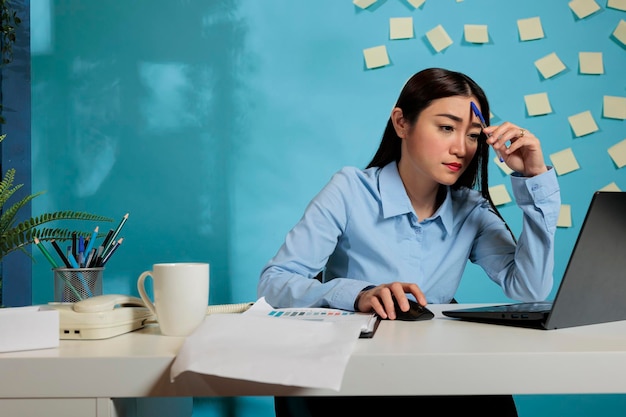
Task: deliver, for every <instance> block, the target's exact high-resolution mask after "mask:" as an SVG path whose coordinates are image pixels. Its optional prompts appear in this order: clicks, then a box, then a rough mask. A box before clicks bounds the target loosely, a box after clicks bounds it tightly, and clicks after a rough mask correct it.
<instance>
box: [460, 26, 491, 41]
mask: <svg viewBox="0 0 626 417" xmlns="http://www.w3.org/2000/svg"><path fill="white" fill-rule="evenodd" d="M463 32H464V34H465V40H466V41H467V42H471V43H488V42H489V31H488V30H487V25H465V26H464V27H463Z"/></svg>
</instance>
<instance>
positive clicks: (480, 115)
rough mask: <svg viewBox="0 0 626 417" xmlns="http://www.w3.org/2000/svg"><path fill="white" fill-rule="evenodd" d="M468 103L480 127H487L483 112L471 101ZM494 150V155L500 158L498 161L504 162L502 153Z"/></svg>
mask: <svg viewBox="0 0 626 417" xmlns="http://www.w3.org/2000/svg"><path fill="white" fill-rule="evenodd" d="M470 105H471V106H472V111H473V112H474V114H475V115H476V117H478V119H479V120H480V127H482V128H483V130H485V128H486V127H487V123H486V122H485V118H484V117H483V114H482V113H481V112H480V110H478V107H476V105H475V104H474V102H473V101H471V102H470ZM489 136H491V135H489ZM494 151H496V155H497V156H498V159H500V162H504V158H503V157H502V154H501V153H500V151H498V150H497V149H494Z"/></svg>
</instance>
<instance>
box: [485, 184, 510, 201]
mask: <svg viewBox="0 0 626 417" xmlns="http://www.w3.org/2000/svg"><path fill="white" fill-rule="evenodd" d="M489 195H491V200H492V201H493V204H494V205H496V206H501V205H503V204H506V203H510V202H511V201H513V200H511V195H510V194H509V192H508V191H507V190H506V187H505V186H504V184H500V185H494V186H493V187H489Z"/></svg>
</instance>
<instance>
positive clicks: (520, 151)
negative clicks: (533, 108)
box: [484, 122, 548, 177]
mask: <svg viewBox="0 0 626 417" xmlns="http://www.w3.org/2000/svg"><path fill="white" fill-rule="evenodd" d="M484 131H485V134H486V135H487V143H488V144H490V145H492V146H493V148H494V149H495V150H496V151H499V152H500V154H501V155H502V159H504V162H505V163H506V164H507V166H508V167H509V168H511V169H512V170H513V171H516V172H519V173H520V174H522V175H524V176H525V177H534V176H535V175H539V174H541V173H544V172H546V171H547V170H548V167H547V166H546V163H545V161H544V159H543V152H542V150H541V143H540V142H539V139H538V138H537V137H536V136H535V135H533V134H532V133H531V132H529V131H528V130H526V129H524V128H521V127H519V126H516V125H514V124H513V123H510V122H504V123H502V124H501V125H494V126H488V127H486V128H485V129H484ZM507 142H509V143H510V144H509V146H508V147H507V146H506V143H507Z"/></svg>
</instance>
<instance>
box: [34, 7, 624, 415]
mask: <svg viewBox="0 0 626 417" xmlns="http://www.w3.org/2000/svg"><path fill="white" fill-rule="evenodd" d="M598 4H599V5H600V6H601V10H600V11H599V12H597V13H595V14H593V15H591V16H589V17H587V18H585V19H582V20H581V19H578V18H577V17H576V16H575V15H574V13H573V12H572V11H571V10H570V9H569V7H568V1H565V0H561V1H556V0H552V1H545V0H526V1H523V2H516V1H502V0H465V1H463V2H458V3H457V2H456V1H454V0H429V1H426V3H425V4H424V5H423V6H422V7H420V8H419V9H414V8H413V7H412V6H411V5H410V4H409V3H408V2H405V1H401V0H397V1H396V0H379V1H378V2H377V3H376V4H374V5H373V6H371V7H369V8H368V9H367V10H362V9H359V8H357V7H355V6H354V5H353V4H352V2H351V1H350V0H341V1H340V0H317V1H314V2H304V1H293V0H267V1H258V0H239V1H235V0H204V1H200V0H196V1H194V0H179V1H171V0H170V1H162V0H157V1H154V0H152V1H149V0H135V1H127V0H126V1H121V0H108V1H106V2H92V1H88V0H82V1H81V0H63V1H61V0H48V1H46V0H38V1H33V2H32V4H31V27H32V33H31V48H32V164H33V184H32V186H33V190H34V191H38V190H46V191H47V193H46V194H45V195H44V196H42V197H39V198H38V199H36V200H35V202H34V204H33V213H37V212H42V211H48V210H53V209H72V210H85V211H91V212H97V213H99V214H104V215H107V216H110V217H113V218H115V219H116V221H115V222H114V223H117V221H118V220H119V219H121V218H122V216H123V215H124V214H125V213H129V219H128V222H127V223H126V225H125V227H124V229H123V233H122V234H121V235H120V236H123V237H124V243H123V246H122V247H121V248H120V249H119V251H117V253H116V254H115V256H114V258H113V259H112V260H111V261H110V262H109V264H107V269H106V272H105V283H104V291H105V292H106V293H130V294H133V295H137V290H136V287H135V282H136V278H137V277H138V275H139V274H140V273H141V272H142V271H144V270H146V269H149V268H150V266H151V265H152V264H153V263H157V262H167V261H192V260H193V261H201V262H210V263H211V290H210V302H211V303H214V304H215V303H229V302H243V301H251V300H255V299H256V283H257V279H258V274H259V272H260V269H261V268H262V266H263V265H264V263H265V262H266V261H267V260H268V259H269V258H270V257H271V256H272V255H273V254H274V253H275V251H276V250H277V249H278V247H279V245H280V244H281V243H282V240H283V238H284V236H285V234H286V233H287V231H288V230H289V229H290V228H291V227H292V226H293V225H294V224H295V222H296V221H297V220H298V219H299V217H300V215H301V214H302V211H303V210H304V208H305V206H306V204H307V203H308V201H309V200H310V199H311V198H312V197H313V195H314V194H316V193H317V192H318V191H319V189H320V188H321V187H322V186H323V185H324V184H325V183H326V182H327V181H328V179H329V178H330V176H331V175H332V174H333V173H334V172H335V171H337V170H338V169H340V168H341V167H342V166H344V165H355V166H359V167H364V166H365V165H366V164H367V162H369V160H370V158H371V157H372V155H373V153H374V151H375V150H376V147H377V146H378V142H379V140H380V137H381V135H382V132H383V129H384V126H385V123H386V120H387V118H388V115H389V111H390V110H391V108H392V106H393V104H394V102H395V100H396V98H397V95H398V93H399V91H400V89H401V87H402V85H403V84H404V82H405V80H406V79H407V78H408V77H409V76H410V75H412V74H413V73H414V72H416V71H418V70H420V69H422V68H425V67H431V66H440V67H447V68H449V69H453V70H459V71H463V72H465V73H467V74H468V75H470V76H472V77H473V78H474V79H475V80H476V81H477V82H479V83H480V84H481V85H482V86H483V88H484V89H485V91H486V93H487V95H488V97H489V99H490V103H491V106H492V112H493V114H494V115H495V118H494V119H493V121H492V122H493V123H498V122H500V121H503V120H511V121H513V122H514V123H517V124H520V125H522V126H525V127H526V128H527V129H528V130H531V131H532V132H534V133H535V134H536V135H537V136H538V137H539V138H541V139H542V142H543V146H544V152H545V155H546V159H547V158H548V155H550V154H551V153H554V152H558V151H560V150H563V149H566V148H572V150H573V152H574V154H575V156H576V158H577V160H578V163H579V165H580V167H581V168H580V169H579V170H577V171H574V172H571V173H568V174H565V175H562V176H561V177H560V178H559V181H560V184H561V188H562V200H563V203H564V204H570V205H571V206H572V221H573V225H572V227H571V228H559V230H558V232H557V250H556V270H555V277H556V282H557V284H558V282H559V277H560V276H561V275H562V273H563V271H564V269H565V266H566V261H567V258H568V256H569V253H570V252H571V249H572V247H573V245H574V240H575V237H576V235H577V233H578V230H579V228H580V225H581V222H582V220H583V217H584V213H585V211H586V208H587V204H588V202H589V200H590V197H591V194H592V193H593V191H595V190H597V189H600V188H602V187H604V186H606V185H607V184H609V183H615V184H616V185H617V186H618V187H619V188H620V189H622V190H626V170H624V169H618V168H617V167H616V166H615V164H614V163H613V162H612V160H611V159H610V157H609V155H608V153H607V148H608V147H610V146H612V145H614V144H616V143H618V142H620V141H621V140H623V139H625V138H626V134H625V129H624V120H618V119H608V118H604V117H603V116H602V110H603V109H602V97H603V96H604V95H611V96H624V95H625V89H626V84H625V83H626V77H625V76H624V74H625V69H626V47H625V46H624V45H623V44H621V43H620V42H619V41H618V40H616V39H615V38H614V37H612V36H611V34H612V32H613V31H614V30H615V28H616V27H617V25H618V23H619V22H620V20H623V19H626V13H624V12H623V11H620V10H617V9H613V8H608V7H606V1H599V2H598ZM535 16H539V17H540V18H541V21H542V24H543V29H544V32H545V38H544V39H540V40H534V41H528V42H520V41H519V38H518V32H517V25H516V22H517V20H518V19H522V18H529V17H535ZM391 17H413V20H414V32H415V36H414V38H412V39H406V40H389V23H388V22H389V18H391ZM439 24H441V25H442V26H443V27H444V29H445V30H446V31H447V32H448V34H449V35H450V37H451V38H452V40H453V44H452V45H451V46H450V47H449V48H447V49H445V50H443V51H442V52H439V53H437V52H435V51H434V50H433V49H432V48H431V47H430V45H429V43H428V42H427V40H426V37H425V34H426V32H427V31H429V30H430V29H432V28H434V27H435V26H437V25H439ZM464 24H485V25H488V28H489V36H490V42H489V43H488V44H484V45H475V44H469V43H467V42H465V41H464V38H463V25H464ZM379 45H386V47H387V50H388V52H389V55H390V60H391V64H390V65H389V66H386V67H382V68H378V69H374V70H368V69H366V68H365V63H364V59H363V54H362V51H363V49H365V48H369V47H373V46H379ZM552 52H555V53H556V54H557V55H558V56H559V58H560V59H561V60H562V61H563V63H564V64H565V65H566V67H567V69H566V71H564V72H562V73H560V74H558V75H557V76H555V77H552V78H549V79H543V77H542V76H541V74H540V73H539V72H538V71H537V69H536V68H535V66H534V64H533V63H534V61H535V60H537V59H540V58H542V57H544V56H545V55H547V54H549V53H552ZM578 52H602V53H603V61H604V68H605V73H604V74H603V75H584V74H580V73H579V70H578ZM540 92H547V93H548V94H549V98H550V102H551V105H552V108H553V113H551V114H548V115H545V116H538V117H529V116H528V115H527V113H526V108H525V104H524V100H523V96H524V95H527V94H535V93H540ZM586 110H590V111H591V113H592V115H593V117H594V119H595V121H596V123H597V124H598V126H599V128H600V130H599V131H598V132H595V133H592V134H590V135H587V136H583V137H575V136H574V134H573V132H572V130H571V128H570V126H569V124H568V120H567V118H568V117H569V116H571V115H574V114H577V113H580V112H582V111H586ZM490 180H491V185H492V186H494V185H499V184H504V185H505V186H506V187H507V189H509V192H510V184H509V180H508V178H506V175H504V174H503V173H502V171H501V170H500V169H499V168H498V167H497V166H496V165H495V164H494V165H493V166H492V167H491V171H490ZM500 209H501V211H502V213H503V215H504V216H505V218H506V219H507V220H508V221H509V223H510V225H511V227H512V229H513V230H514V231H516V232H518V231H519V230H520V227H521V218H520V212H519V210H518V209H517V208H516V206H515V205H514V204H506V205H504V206H501V207H500ZM115 225H116V224H111V225H107V224H103V225H100V227H101V229H104V228H109V227H114V226H115ZM35 255H36V257H37V259H36V260H37V263H36V264H35V266H34V268H33V302H34V303H45V302H48V301H50V300H51V298H52V273H51V271H50V268H49V265H48V264H47V263H46V261H45V259H43V258H42V257H40V256H39V253H36V254H35ZM556 289H557V287H556V286H555V288H554V291H553V294H554V293H555V292H556ZM457 298H458V299H459V300H460V301H461V302H496V301H504V300H506V298H505V297H504V296H503V295H502V294H501V292H500V290H499V288H496V287H495V286H494V285H493V284H492V283H491V282H490V281H489V280H488V279H486V277H485V276H484V274H483V273H482V271H480V270H478V269H476V268H473V267H471V266H470V267H469V268H468V271H467V274H466V276H465V277H464V280H463V284H462V286H461V288H460V290H459V294H458V297H457ZM433 377H434V376H433ZM505 377H511V378H514V377H515V376H514V375H510V376H506V375H505ZM538 377H541V376H538ZM581 377H583V376H581ZM516 399H517V402H518V406H519V409H520V416H521V417H530V416H555V415H569V416H586V415H590V414H597V415H603V416H618V415H620V416H621V415H623V410H624V409H626V396H622V395H576V396H560V395H557V396H536V395H531V396H518V397H516ZM195 404H196V405H195V408H194V416H196V417H197V416H212V415H237V416H271V415H273V407H272V402H271V399H270V398H243V399H196V400H195Z"/></svg>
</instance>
